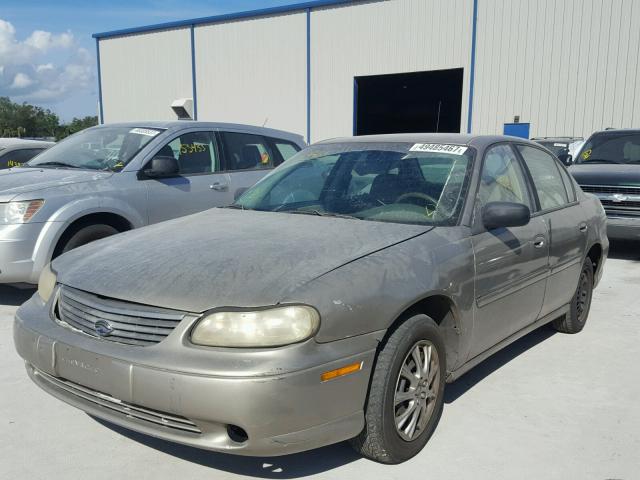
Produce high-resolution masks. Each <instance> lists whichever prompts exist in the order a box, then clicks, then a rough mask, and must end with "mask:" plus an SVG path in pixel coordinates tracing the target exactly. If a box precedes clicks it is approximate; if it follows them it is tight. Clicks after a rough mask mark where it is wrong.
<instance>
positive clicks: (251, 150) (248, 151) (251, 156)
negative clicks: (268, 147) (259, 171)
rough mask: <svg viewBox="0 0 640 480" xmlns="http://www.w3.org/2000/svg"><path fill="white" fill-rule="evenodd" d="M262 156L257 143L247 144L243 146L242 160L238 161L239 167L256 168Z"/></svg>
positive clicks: (245, 168) (244, 168)
mask: <svg viewBox="0 0 640 480" xmlns="http://www.w3.org/2000/svg"><path fill="white" fill-rule="evenodd" d="M261 158H262V157H261V155H260V150H259V149H258V147H257V146H256V145H245V146H244V147H242V154H241V155H240V160H239V161H238V162H237V168H238V169H239V170H248V169H250V168H256V167H257V166H258V165H259V163H260V159H261Z"/></svg>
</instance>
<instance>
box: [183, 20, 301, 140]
mask: <svg viewBox="0 0 640 480" xmlns="http://www.w3.org/2000/svg"><path fill="white" fill-rule="evenodd" d="M306 25H307V21H306V13H305V12H299V13H293V14H286V15H277V16H271V17H260V18H254V19H249V20H242V21H232V22H226V23H216V24H213V25H206V26H196V27H195V49H196V70H197V73H196V78H197V92H198V119H199V120H211V121H224V122H236V123H248V124H251V125H263V124H265V123H266V126H268V127H272V128H279V129H283V130H288V131H292V132H295V133H299V134H300V135H306V124H307V121H306V118H307V109H306V105H307V87H306V85H307V80H306V78H307V75H306V58H307V54H306V51H307V49H306V35H307V33H306V32H307V27H306Z"/></svg>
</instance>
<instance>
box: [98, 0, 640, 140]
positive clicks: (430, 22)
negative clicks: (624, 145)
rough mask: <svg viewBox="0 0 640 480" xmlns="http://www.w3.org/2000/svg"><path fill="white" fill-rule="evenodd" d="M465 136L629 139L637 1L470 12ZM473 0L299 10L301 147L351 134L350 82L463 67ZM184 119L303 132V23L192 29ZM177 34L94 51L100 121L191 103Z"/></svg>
mask: <svg viewBox="0 0 640 480" xmlns="http://www.w3.org/2000/svg"><path fill="white" fill-rule="evenodd" d="M477 2H478V16H477V49H476V71H475V92H474V98H473V116H472V132H473V133H487V134H495V133H501V132H502V128H503V124H504V123H508V122H511V121H513V117H514V116H515V115H519V116H520V121H521V122H530V123H531V135H535V136H551V135H582V136H587V135H589V134H590V133H591V132H593V131H594V130H597V129H602V128H605V127H609V126H613V127H632V126H633V127H640V82H638V74H640V68H639V63H640V0H536V1H532V0H477ZM473 6H474V0H386V1H383V0H373V1H364V2H356V3H353V4H350V5H343V6H333V7H323V8H312V9H311V16H310V24H309V25H310V30H309V34H310V35H309V47H310V49H309V60H310V63H309V66H310V77H309V85H310V90H309V102H310V107H311V108H310V116H309V120H310V131H311V140H312V141H317V140H320V139H323V138H328V137H334V136H343V135H351V133H352V131H353V106H354V77H356V76H364V75H379V74H387V73H404V72H416V71H428V70H438V69H448V68H463V69H464V84H463V101H462V105H463V106H462V112H461V131H463V132H464V131H466V126H467V115H468V111H467V109H468V101H469V83H470V82H469V80H470V64H471V62H470V59H471V42H472V26H473V18H472V17H473ZM194 28H195V37H194V38H195V64H196V70H197V74H196V77H197V91H198V102H197V103H198V113H199V119H201V120H219V121H230V122H239V123H249V124H254V125H262V124H263V123H264V122H265V121H266V124H267V125H268V126H270V127H273V128H281V129H285V130H291V131H294V132H297V133H300V134H306V130H307V108H306V107H307V12H306V11H305V10H299V11H297V12H293V13H285V14H277V15H272V16H265V17H258V18H245V19H238V20H234V21H225V22H220V23H214V24H209V25H196V26H195V27H194ZM190 33H191V32H190V27H186V28H179V29H173V30H165V31H154V32H148V33H138V34H134V35H128V36H124V37H122V36H120V37H118V36H116V37H113V38H103V39H101V40H100V54H101V67H102V101H103V106H104V119H105V121H106V122H113V121H118V120H133V119H171V118H174V117H173V113H172V112H171V110H170V109H169V104H170V103H171V101H172V100H174V99H176V98H180V97H191V96H192V89H193V88H192V81H191V68H192V66H191V43H190V42H191V39H190Z"/></svg>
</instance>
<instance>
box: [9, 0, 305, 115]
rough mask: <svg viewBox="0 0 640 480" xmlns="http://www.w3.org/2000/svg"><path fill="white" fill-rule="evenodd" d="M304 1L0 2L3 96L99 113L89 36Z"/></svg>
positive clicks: (72, 112) (58, 110)
mask: <svg viewBox="0 0 640 480" xmlns="http://www.w3.org/2000/svg"><path fill="white" fill-rule="evenodd" d="M299 1H300V0H157V1H152V0H137V1H135V2H132V1H130V0H129V1H125V0H109V1H98V0H56V1H51V0H49V1H45V0H22V1H17V0H2V7H1V8H0V96H8V97H10V98H11V99H12V100H14V101H18V102H23V101H26V102H29V103H33V104H36V105H40V106H42V107H45V108H49V109H51V110H53V111H54V112H56V113H57V114H58V115H59V116H60V117H61V119H63V120H65V121H68V120H70V119H71V118H72V117H74V116H75V117H80V116H85V115H95V114H96V110H97V80H96V59H95V40H94V39H93V38H91V34H93V33H96V32H104V31H109V30H117V29H120V28H127V27H136V26H141V25H149V24H152V23H161V22H167V21H174V20H182V19H187V18H196V17H206V16H210V15H217V14H222V13H229V12H239V11H243V10H254V9H258V8H266V7H272V6H277V5H287V4H292V3H298V2H299Z"/></svg>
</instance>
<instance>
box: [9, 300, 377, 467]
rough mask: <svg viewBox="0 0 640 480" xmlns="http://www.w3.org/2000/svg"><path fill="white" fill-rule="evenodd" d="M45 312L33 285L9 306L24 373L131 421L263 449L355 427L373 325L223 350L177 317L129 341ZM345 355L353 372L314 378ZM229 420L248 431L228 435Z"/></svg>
mask: <svg viewBox="0 0 640 480" xmlns="http://www.w3.org/2000/svg"><path fill="white" fill-rule="evenodd" d="M48 311H49V310H48V308H47V306H46V305H44V304H43V303H42V301H41V300H40V299H39V297H38V296H37V294H36V295H35V296H34V297H33V298H32V299H31V300H30V301H29V302H27V303H26V304H24V305H23V306H22V307H21V308H20V309H19V310H18V312H17V313H16V318H15V323H14V342H15V346H16V349H17V351H18V353H19V354H20V355H21V356H22V358H23V359H24V360H25V362H26V365H27V371H28V373H29V375H30V376H31V378H32V379H33V381H34V382H35V383H36V384H38V385H39V386H40V387H42V388H43V389H44V390H46V391H47V392H49V393H50V394H52V395H54V396H56V397H58V398H59V399H61V400H63V401H65V402H67V403H69V404H71V405H74V406H76V407H78V408H80V409H82V410H84V411H86V412H87V413H89V414H91V415H94V416H96V417H99V418H103V419H105V420H107V421H110V422H112V423H115V424H118V425H121V426H124V427H126V428H130V429H131V430H136V431H139V432H142V433H146V434H148V435H152V436H155V437H159V438H163V439H166V440H170V441H174V442H178V443H182V444H187V445H191V446H194V447H199V448H205V449H208V450H215V451H220V452H228V453H236V454H242V455H257V456H272V455H283V454H289V453H295V452H299V451H303V450H309V449H313V448H317V447H320V446H324V445H328V444H331V443H336V442H339V441H342V440H346V439H348V438H352V437H354V436H356V435H357V434H358V433H359V432H360V431H361V430H362V428H363V426H364V415H363V407H364V403H365V397H366V393H367V387H368V382H369V376H370V373H371V367H372V363H373V360H374V355H375V346H376V345H377V338H379V333H378V334H368V335H362V336H359V337H354V338H351V339H345V340H340V341H336V342H331V343H327V344H318V343H316V342H315V341H313V340H311V341H307V342H304V343H302V344H297V345H291V346H288V347H282V348H277V349H269V350H257V349H256V350H250V351H238V350H234V351H232V349H205V348H201V347H193V346H188V345H186V344H185V343H184V339H185V337H184V335H187V334H188V329H189V327H190V325H182V324H181V325H180V326H179V327H178V328H176V330H175V331H174V332H173V333H172V334H171V335H170V336H169V337H167V339H165V340H164V341H163V342H160V343H159V344H157V345H154V346H145V347H132V346H125V345H120V344H117V343H113V342H107V341H103V340H98V339H93V338H91V337H88V336H86V335H82V334H79V333H76V332H73V331H71V330H68V329H66V328H64V327H61V326H59V325H58V324H57V323H55V322H54V321H53V320H51V319H50V318H49V313H48ZM183 323H188V322H183ZM172 337H173V338H172ZM165 342H166V345H164V344H165ZM176 345H179V346H180V348H181V349H183V351H184V353H185V355H181V352H180V351H176V350H175V348H174V346H176ZM145 357H146V361H145ZM159 359H161V360H159ZM162 359H163V360H162ZM230 359H231V360H230ZM159 361H163V362H164V366H163V365H161V364H159V363H158V362H159ZM230 361H231V363H229V362H230ZM354 362H362V365H363V368H362V370H361V371H360V372H357V373H354V374H351V375H348V376H345V377H341V378H337V379H335V380H331V381H328V382H321V381H320V375H321V374H322V373H323V372H325V371H328V370H332V369H335V368H339V367H341V366H344V365H345V364H350V363H354ZM207 365H208V366H209V367H207ZM259 365H264V367H265V368H264V369H263V370H262V371H261V370H260V369H259V368H256V367H257V366H259ZM221 366H223V370H225V371H224V372H223V371H221ZM207 372H210V373H207ZM230 425H233V426H238V427H240V428H242V429H244V431H246V433H247V436H248V439H247V440H246V441H237V437H233V435H230V431H229V429H228V427H229V426H230ZM232 437H233V438H232ZM234 438H236V440H234Z"/></svg>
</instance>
